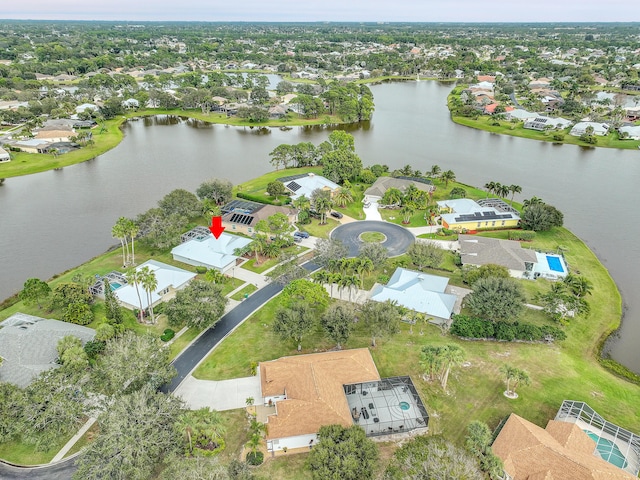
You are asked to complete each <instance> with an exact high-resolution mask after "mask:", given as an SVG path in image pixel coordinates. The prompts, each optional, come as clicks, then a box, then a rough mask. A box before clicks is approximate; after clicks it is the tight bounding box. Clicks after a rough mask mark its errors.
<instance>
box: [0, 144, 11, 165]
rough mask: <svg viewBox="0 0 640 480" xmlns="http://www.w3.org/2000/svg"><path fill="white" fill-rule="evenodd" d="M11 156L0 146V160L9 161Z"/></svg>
mask: <svg viewBox="0 0 640 480" xmlns="http://www.w3.org/2000/svg"><path fill="white" fill-rule="evenodd" d="M10 161H11V156H10V155H9V152H7V151H6V150H5V149H4V148H2V147H0V162H10Z"/></svg>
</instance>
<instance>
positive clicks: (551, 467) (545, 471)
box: [492, 413, 634, 480]
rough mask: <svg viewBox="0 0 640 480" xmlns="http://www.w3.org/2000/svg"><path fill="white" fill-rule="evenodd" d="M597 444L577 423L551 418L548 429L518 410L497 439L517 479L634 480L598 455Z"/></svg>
mask: <svg viewBox="0 0 640 480" xmlns="http://www.w3.org/2000/svg"><path fill="white" fill-rule="evenodd" d="M595 447H596V443H595V442H594V441H593V440H591V439H590V438H589V437H588V436H587V434H586V433H584V432H583V431H582V430H581V429H580V427H578V426H577V425H576V424H572V423H565V422H559V421H555V420H551V421H550V422H549V423H548V424H547V428H546V429H543V428H541V427H538V426H537V425H535V424H533V423H531V422H529V421H527V420H525V419H524V418H522V417H519V416H518V415H516V414H515V413H513V414H511V415H510V416H509V419H508V420H507V422H506V423H505V424H504V426H503V427H502V430H500V434H499V435H498V437H497V438H496V440H495V441H494V442H493V445H492V449H493V452H494V453H495V454H496V455H497V456H498V457H500V459H502V461H503V463H504V469H505V471H506V472H507V473H508V474H509V475H511V477H513V480H533V479H535V480H550V479H553V480H631V479H632V478H634V477H633V476H632V475H631V474H629V473H627V472H625V471H624V470H622V469H619V468H617V467H615V466H613V465H611V464H610V463H607V462H606V461H604V460H602V459H601V458H598V457H596V456H595V455H594V453H593V452H594V450H595Z"/></svg>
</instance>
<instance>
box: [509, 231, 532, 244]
mask: <svg viewBox="0 0 640 480" xmlns="http://www.w3.org/2000/svg"><path fill="white" fill-rule="evenodd" d="M535 236H536V232H534V231H532V230H509V232H507V238H509V240H520V241H523V242H530V241H531V240H533V239H534V238H535Z"/></svg>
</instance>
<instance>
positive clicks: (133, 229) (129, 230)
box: [124, 218, 140, 265]
mask: <svg viewBox="0 0 640 480" xmlns="http://www.w3.org/2000/svg"><path fill="white" fill-rule="evenodd" d="M126 220H127V222H126V223H125V226H124V233H125V234H126V235H127V236H128V237H129V238H130V239H131V259H130V260H131V265H135V264H136V248H135V238H136V237H137V236H138V232H140V227H138V225H137V224H136V222H134V221H133V220H131V219H129V218H127V219H126Z"/></svg>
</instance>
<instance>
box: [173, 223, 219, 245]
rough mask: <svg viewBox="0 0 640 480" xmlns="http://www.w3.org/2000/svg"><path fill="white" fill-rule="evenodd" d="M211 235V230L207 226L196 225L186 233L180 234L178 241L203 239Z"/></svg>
mask: <svg viewBox="0 0 640 480" xmlns="http://www.w3.org/2000/svg"><path fill="white" fill-rule="evenodd" d="M210 236H211V230H209V229H208V228H207V227H203V226H197V227H195V228H194V229H192V230H189V231H188V232H187V233H183V234H182V235H180V243H185V242H188V241H189V240H204V239H205V238H207V237H210Z"/></svg>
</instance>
